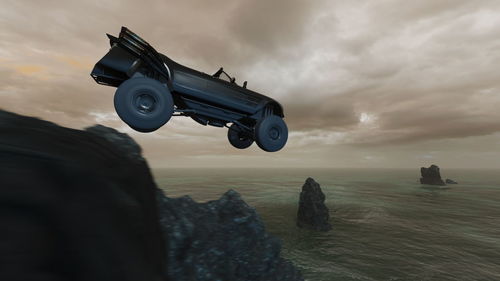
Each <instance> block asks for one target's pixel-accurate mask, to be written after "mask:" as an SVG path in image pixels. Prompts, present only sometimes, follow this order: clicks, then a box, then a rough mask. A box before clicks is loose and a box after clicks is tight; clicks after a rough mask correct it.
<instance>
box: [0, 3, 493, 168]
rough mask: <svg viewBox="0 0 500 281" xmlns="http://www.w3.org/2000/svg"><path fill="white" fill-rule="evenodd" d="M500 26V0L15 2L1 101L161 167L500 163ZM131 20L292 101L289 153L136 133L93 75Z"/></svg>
mask: <svg viewBox="0 0 500 281" xmlns="http://www.w3.org/2000/svg"><path fill="white" fill-rule="evenodd" d="M499 19H500V3H499V2H498V1H493V0H491V1H487V0H484V1H464V0H453V1H452V0H445V1H432V0H424V1H416V2H415V1H414V2H408V1H400V0H399V1H398V0H382V1H368V0H365V1H357V2H356V3H354V2H352V1H305V0H292V1H285V0H279V1H264V0H258V1H243V0H237V1H232V2H228V1H222V0H216V1H197V0H188V1H181V2H179V1H160V0H152V1H148V2H147V4H144V3H142V2H139V1H101V2H99V3H97V2H95V1H55V0H54V1H53V0H47V1H13V0H4V1H2V9H0V30H2V32H0V99H1V101H2V104H1V107H2V108H3V109H6V110H11V111H15V112H18V113H22V114H28V115H35V116H39V117H42V118H46V119H48V120H51V121H55V122H58V123H61V124H63V125H66V126H70V127H74V128H82V127H85V126H89V125H92V124H93V123H95V122H100V123H103V124H105V125H109V126H113V127H117V128H121V129H124V130H126V131H127V132H129V133H131V134H132V135H133V136H134V137H136V138H137V139H138V140H139V142H140V143H141V144H142V145H143V146H144V149H145V151H146V153H147V156H148V157H149V158H150V159H151V161H153V162H154V163H155V165H156V164H157V165H160V166H161V165H162V163H165V161H164V159H169V157H174V158H176V159H177V160H179V162H178V163H180V164H182V165H184V166H189V165H190V163H191V164H194V163H197V164H200V163H202V164H203V165H208V164H210V163H212V162H214V161H215V162H217V163H220V165H233V163H240V164H243V163H245V165H250V163H252V164H257V165H258V164H259V163H262V161H264V162H265V163H273V165H274V164H276V165H278V164H279V165H292V164H291V163H295V164H293V165H298V164H297V163H299V164H301V165H307V164H308V163H309V164H311V165H312V164H314V165H329V163H330V162H329V160H328V159H330V158H332V157H334V156H335V157H336V158H335V159H337V160H338V161H340V162H343V163H344V164H345V165H347V166H356V165H361V166H363V165H367V166H369V165H380V164H381V163H386V164H388V166H390V165H389V164H394V165H396V166H398V165H402V164H403V163H407V162H408V163H409V162H411V161H414V160H415V159H424V158H425V157H434V158H433V159H440V160H441V161H443V162H446V163H451V164H453V163H462V164H463V165H467V164H466V163H467V162H466V160H464V159H465V158H467V157H469V158H473V159H476V161H479V160H478V159H480V157H479V156H478V157H474V156H472V155H470V154H467V153H465V152H464V151H478V153H479V151H480V150H481V153H483V154H484V155H486V154H487V152H488V151H489V152H490V155H498V153H496V152H495V149H494V147H497V146H498V143H499V139H498V133H499V132H500V127H499V124H500V121H499V120H500V113H499V111H498V107H499V105H500V95H498V93H499V92H500V76H499V73H498V71H497V69H498V65H499V64H500V54H499V53H498V46H500V37H498V36H497V34H499V33H500V20H499ZM122 25H124V26H127V27H129V28H131V29H132V30H133V31H135V32H136V33H138V34H139V35H141V36H142V37H144V38H145V39H146V40H147V41H149V42H150V43H151V44H152V45H153V46H154V47H155V48H156V49H157V50H158V51H160V52H163V53H165V54H166V55H168V56H169V57H171V58H172V59H174V60H176V61H178V62H180V63H182V64H186V65H188V66H190V67H193V68H195V69H198V70H201V71H205V72H208V73H212V72H214V71H215V70H216V69H217V68H218V67H219V66H224V67H225V68H226V69H227V70H228V71H229V72H230V73H231V74H232V75H234V76H236V77H237V78H238V81H243V80H248V81H249V87H250V88H251V89H253V90H256V91H259V92H262V93H264V94H267V95H269V96H272V97H273V98H275V99H277V100H278V101H280V102H281V103H282V104H283V105H284V107H285V115H286V121H287V123H288V125H289V128H290V129H291V134H290V141H289V145H287V147H286V148H285V149H284V150H283V151H282V152H280V153H279V154H266V153H264V152H262V151H260V150H259V149H258V148H256V147H253V148H251V149H250V150H244V151H242V150H236V149H232V148H230V147H229V145H228V144H227V140H226V135H225V134H226V131H225V130H221V129H217V128H209V127H200V126H199V125H198V124H195V123H194V122H192V121H191V120H188V119H175V120H174V121H172V122H171V123H169V124H167V126H165V127H164V128H162V129H160V130H159V131H158V132H156V133H154V134H140V133H135V132H132V131H131V130H129V129H126V127H125V126H124V124H123V122H121V121H120V120H119V119H118V118H117V116H116V114H115V113H114V109H113V104H112V96H113V94H114V89H113V88H110V87H102V86H99V85H97V84H95V82H94V81H93V80H92V79H91V78H90V76H89V72H90V70H91V68H92V65H93V63H95V62H96V61H97V60H98V59H100V58H101V57H102V56H103V55H104V54H105V52H106V51H107V49H108V47H109V45H108V42H107V39H106V37H105V33H111V34H117V33H118V32H119V29H120V27H121V26H122ZM476 139H477V140H480V142H481V143H480V144H478V145H477V147H475V146H474V141H473V140H476ZM432 146H435V149H434V150H435V151H434V150H433V149H432ZM479 146H480V147H479ZM170 147H175V151H172V150H168V149H166V148H170ZM453 151H456V153H457V154H458V155H455V156H453ZM221 155H224V156H225V158H224V157H223V158H221V157H220V156H221ZM276 155H278V156H279V157H278V156H276ZM466 156H467V157H466ZM412 157H413V158H412ZM419 157H420V158H419ZM440 157H441V158H440ZM454 157H456V158H457V159H458V160H457V159H455V158H454ZM461 157H462V158H461ZM482 157H483V156H482ZM483 158H484V159H485V161H486V162H485V165H486V163H490V164H492V165H497V164H495V163H493V162H492V161H493V160H492V159H493V158H491V157H490V156H484V157H483ZM412 159H413V160H412ZM450 159H455V162H453V161H452V160H450ZM418 161H420V160H418ZM422 161H423V160H422ZM447 161H448V162H447ZM488 161H489V162H488ZM330 164H331V163H330ZM499 165H500V164H498V165H497V167H500V166H499Z"/></svg>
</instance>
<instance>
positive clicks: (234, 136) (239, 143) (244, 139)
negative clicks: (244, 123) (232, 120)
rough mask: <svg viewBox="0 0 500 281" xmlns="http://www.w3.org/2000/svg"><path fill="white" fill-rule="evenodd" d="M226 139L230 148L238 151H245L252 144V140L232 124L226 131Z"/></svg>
mask: <svg viewBox="0 0 500 281" xmlns="http://www.w3.org/2000/svg"><path fill="white" fill-rule="evenodd" d="M227 139H228V140H229V143H231V145H232V146H234V147H236V148H239V149H245V148H247V147H249V146H251V145H252V143H253V139H252V138H251V137H250V136H249V135H248V134H245V133H244V132H243V131H242V130H241V129H240V127H238V125H236V124H232V125H231V126H230V127H229V129H228V130H227Z"/></svg>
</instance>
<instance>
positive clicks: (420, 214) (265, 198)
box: [153, 168, 500, 281]
mask: <svg viewBox="0 0 500 281" xmlns="http://www.w3.org/2000/svg"><path fill="white" fill-rule="evenodd" d="M419 172H420V171H419V169H418V168H417V169H415V170H382V169H381V170H365V169H163V170H154V171H153V174H154V176H155V180H156V182H157V184H158V186H159V187H160V188H162V189H164V190H165V191H166V194H167V195H168V196H171V197H177V196H182V195H190V196H191V197H193V199H195V200H197V201H208V200H214V199H217V198H219V197H220V195H221V194H223V193H224V192H225V191H227V190H228V189H234V190H236V191H238V192H239V193H240V194H241V195H242V196H243V199H244V200H245V201H246V202H247V203H248V204H249V205H251V206H253V207H254V208H256V210H257V212H258V213H259V215H260V216H261V217H262V219H263V221H264V223H265V225H266V229H267V230H268V232H270V233H271V234H273V235H275V236H277V237H279V238H281V240H282V241H283V249H282V255H283V256H284V257H285V258H288V259H290V260H291V261H293V263H294V264H295V265H296V266H297V267H298V268H299V269H300V270H301V271H302V273H303V275H304V277H305V279H306V280H318V281H319V280H328V281H331V280H439V281H445V280H500V171H493V170H446V169H442V170H441V172H442V174H443V178H444V177H446V178H451V179H453V180H456V181H458V182H459V184H458V185H449V186H448V188H436V187H430V186H422V185H420V184H419V182H418V179H419ZM307 177H312V178H314V179H315V180H316V181H317V182H318V183H320V185H321V188H322V190H323V192H324V193H325V195H326V198H327V199H326V204H327V206H328V208H329V209H330V216H331V223H332V225H333V230H332V231H330V232H314V231H309V230H305V229H300V228H297V227H296V226H295V218H296V215H297V206H298V200H299V194H300V191H301V187H302V184H303V183H304V181H305V179H306V178H307Z"/></svg>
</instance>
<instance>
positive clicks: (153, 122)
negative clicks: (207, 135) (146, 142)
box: [114, 77, 174, 133]
mask: <svg viewBox="0 0 500 281" xmlns="http://www.w3.org/2000/svg"><path fill="white" fill-rule="evenodd" d="M114 103H115V110H116V113H118V116H120V118H121V119H122V120H123V121H124V122H125V123H127V124H128V125H129V126H130V127H131V128H132V129H134V130H136V131H139V132H143V133H146V132H152V131H155V130H157V129H158V128H160V127H161V126H163V125H164V124H165V123H167V122H168V120H170V118H171V117H172V113H173V111H174V101H173V98H172V94H171V93H170V91H169V90H168V88H167V87H165V86H164V85H163V84H161V83H160V82H159V81H157V80H154V79H151V78H147V77H137V78H131V79H128V80H126V81H125V82H123V83H122V84H121V85H120V86H119V87H118V89H117V90H116V93H115V98H114Z"/></svg>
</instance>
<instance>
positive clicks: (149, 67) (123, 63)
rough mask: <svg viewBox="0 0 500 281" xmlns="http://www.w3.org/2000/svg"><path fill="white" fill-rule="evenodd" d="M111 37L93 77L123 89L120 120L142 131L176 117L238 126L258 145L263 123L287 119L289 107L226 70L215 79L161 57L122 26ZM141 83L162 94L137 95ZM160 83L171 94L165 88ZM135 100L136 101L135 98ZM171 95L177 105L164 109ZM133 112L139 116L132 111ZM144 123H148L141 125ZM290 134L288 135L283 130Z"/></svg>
mask: <svg viewBox="0 0 500 281" xmlns="http://www.w3.org/2000/svg"><path fill="white" fill-rule="evenodd" d="M107 36H108V38H109V40H110V45H111V48H110V50H109V51H108V53H107V54H106V55H105V56H104V57H103V58H102V59H101V60H99V61H98V62H97V64H96V65H95V67H94V68H93V70H92V72H91V76H92V77H93V78H94V80H95V81H96V82H97V83H99V84H102V85H108V86H112V87H117V88H118V90H117V93H116V94H115V108H116V110H117V112H118V115H119V116H120V117H121V118H122V120H124V121H125V122H126V123H127V124H128V125H129V126H131V127H132V128H134V129H136V130H138V131H141V132H151V131H154V130H156V129H158V128H159V127H161V126H162V125H163V124H164V123H166V122H167V121H168V120H169V119H170V116H179V115H180V116H188V117H191V118H192V119H194V120H195V121H196V122H198V123H200V124H202V125H211V126H217V127H224V126H226V127H228V124H229V123H232V124H233V126H231V127H230V130H233V131H235V132H237V133H238V134H237V135H238V138H240V139H248V140H249V139H251V140H253V139H255V129H256V126H257V124H258V123H259V121H261V120H263V119H265V118H266V117H269V116H276V117H279V118H280V119H282V118H283V117H284V112H283V107H282V106H281V104H280V103H279V102H277V101H276V100H274V99H272V98H270V97H267V96H265V95H262V94H259V93H257V92H254V91H252V90H249V89H247V88H246V85H247V82H246V81H245V82H244V83H243V85H238V84H237V83H236V81H235V79H234V78H232V77H230V76H229V75H228V74H227V73H226V72H225V71H224V70H223V68H222V67H221V68H220V69H219V70H218V71H217V72H216V73H215V74H213V75H209V74H206V73H203V72H200V71H197V70H194V69H192V68H189V67H186V66H183V65H181V64H179V63H177V62H175V61H173V60H172V59H170V58H169V57H167V56H165V55H163V54H161V53H158V52H157V51H156V50H155V49H154V48H153V47H151V45H149V44H148V43H147V42H146V41H144V40H143V39H142V38H140V37H139V36H137V35H136V34H135V33H133V32H132V31H130V30H129V29H127V28H126V27H122V29H121V32H120V35H119V37H114V36H112V35H109V34H107ZM139 78H140V79H139ZM134 79H135V80H134ZM141 79H142V80H141ZM153 80H154V81H153ZM131 81H132V82H131ZM155 81H156V82H155ZM133 82H134V83H133ZM129 84H130V85H129ZM136 84H137V85H139V84H140V85H143V86H145V87H146V88H149V89H150V90H149V92H156V91H159V92H161V93H158V94H148V93H147V92H146V93H145V92H144V91H142V92H141V90H137V88H138V87H139V86H137V85H136ZM160 84H161V85H163V86H162V87H164V88H165V91H163V90H162V89H160V86H159V85H160ZM121 87H123V88H124V89H126V90H123V91H121V92H123V93H121V92H120V88H121ZM140 87H142V86H140ZM130 91H135V93H133V94H131V93H130ZM139 92H140V93H139ZM144 93H145V94H144ZM118 94H119V97H118V100H117V95H118ZM131 95H133V97H129V96H131ZM165 96H168V97H167V98H168V99H171V103H172V106H171V105H170V103H169V102H170V101H169V100H167V101H166V102H167V103H166V106H164V103H165V101H163V99H164V97H165ZM170 96H171V98H170ZM130 104H132V105H130ZM152 105H153V106H152ZM134 106H136V107H134ZM158 107H161V108H162V112H166V113H165V114H163V115H161V114H160V113H162V112H160V113H157V112H155V110H156V111H158ZM131 110H132V111H133V110H136V111H137V112H133V113H130V112H128V111H131ZM129 113H130V114H129ZM127 114H128V115H127ZM148 114H149V116H153V115H155V114H156V115H155V116H156V117H154V118H153V117H147V115H148ZM160 115H161V116H160ZM140 118H143V119H144V120H139V119H140ZM148 118H149V119H148ZM155 118H156V119H155ZM165 119H166V120H165ZM136 120H138V121H137V122H136ZM148 120H149V121H148ZM276 120H277V119H276ZM139 121H140V122H139ZM142 121H144V122H142ZM141 122H142V123H141ZM278 122H279V121H278ZM151 124H152V125H151ZM281 127H282V126H281ZM281 129H282V132H281V133H282V135H281V136H282V137H286V138H287V137H288V131H287V128H286V125H285V127H284V128H281ZM285 129H286V132H284V131H283V130H285ZM284 133H286V136H285V135H284ZM228 137H229V135H228ZM230 141H231V139H230ZM281 141H283V139H282V140H281ZM252 142H253V141H252ZM285 142H286V140H285ZM257 143H258V144H259V142H257ZM250 144H251V143H250ZM233 145H234V144H233ZM283 145H284V144H283ZM259 146H260V145H259ZM281 147H282V146H281ZM281 147H280V148H279V149H281ZM239 148H241V147H239ZM279 149H278V150H279ZM264 150H267V149H264ZM267 151H269V150H267Z"/></svg>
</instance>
